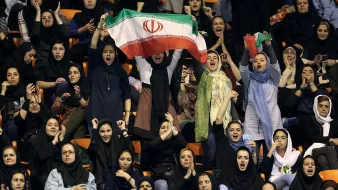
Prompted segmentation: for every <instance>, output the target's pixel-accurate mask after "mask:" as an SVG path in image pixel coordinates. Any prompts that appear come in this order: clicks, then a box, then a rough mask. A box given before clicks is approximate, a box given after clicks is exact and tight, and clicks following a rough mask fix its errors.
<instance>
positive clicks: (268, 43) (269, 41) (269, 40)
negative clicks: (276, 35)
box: [263, 31, 271, 46]
mask: <svg viewBox="0 0 338 190" xmlns="http://www.w3.org/2000/svg"><path fill="white" fill-rule="evenodd" d="M263 34H264V35H266V36H271V34H269V33H268V32H267V31H264V32H263ZM264 42H265V45H267V46H269V45H271V39H266V40H265V41H264Z"/></svg>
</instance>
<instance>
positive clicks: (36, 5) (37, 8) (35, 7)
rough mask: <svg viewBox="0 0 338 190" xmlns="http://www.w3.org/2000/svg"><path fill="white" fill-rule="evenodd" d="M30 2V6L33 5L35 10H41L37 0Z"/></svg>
mask: <svg viewBox="0 0 338 190" xmlns="http://www.w3.org/2000/svg"><path fill="white" fill-rule="evenodd" d="M31 3H32V6H33V7H34V9H35V10H36V12H40V11H41V9H40V5H39V2H38V1H31Z"/></svg>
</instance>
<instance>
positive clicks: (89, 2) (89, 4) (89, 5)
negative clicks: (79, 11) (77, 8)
mask: <svg viewBox="0 0 338 190" xmlns="http://www.w3.org/2000/svg"><path fill="white" fill-rule="evenodd" d="M83 3H84V6H85V7H86V9H94V8H95V5H96V0H83Z"/></svg>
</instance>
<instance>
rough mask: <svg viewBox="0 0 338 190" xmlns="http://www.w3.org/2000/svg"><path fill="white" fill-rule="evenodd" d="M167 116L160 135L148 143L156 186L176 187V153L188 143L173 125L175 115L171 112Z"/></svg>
mask: <svg viewBox="0 0 338 190" xmlns="http://www.w3.org/2000/svg"><path fill="white" fill-rule="evenodd" d="M165 117H166V121H164V122H163V123H162V125H161V128H160V129H159V132H158V136H157V137H156V138H155V139H154V140H152V141H151V142H150V143H149V144H148V146H149V154H150V155H151V157H150V158H149V159H151V160H150V163H151V171H152V173H153V174H152V178H153V179H154V180H155V188H156V189H168V188H169V189H176V185H177V183H178V180H177V177H176V176H177V175H178V173H177V169H176V168H177V164H176V162H175V159H176V158H175V155H177V154H178V153H179V151H180V150H182V149H183V148H185V147H186V145H187V143H186V141H185V139H184V138H183V136H182V135H181V133H179V132H178V131H177V129H176V127H175V126H174V125H173V121H174V119H173V117H172V116H171V115H170V114H169V113H167V114H166V115H165Z"/></svg>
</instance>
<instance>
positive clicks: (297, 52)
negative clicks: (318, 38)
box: [280, 45, 304, 73]
mask: <svg viewBox="0 0 338 190" xmlns="http://www.w3.org/2000/svg"><path fill="white" fill-rule="evenodd" d="M288 48H292V49H294V50H295V51H296V73H297V71H299V70H300V69H301V67H302V66H303V65H304V62H303V61H302V59H301V57H300V56H301V54H302V53H303V52H302V50H300V49H298V48H296V47H295V46H293V45H286V46H285V47H284V49H283V54H284V51H285V50H286V49H288ZM282 56H284V55H282ZM283 59H284V57H283ZM283 61H284V60H283ZM280 68H281V71H284V70H285V69H286V68H285V65H284V63H283V64H280Z"/></svg>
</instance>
